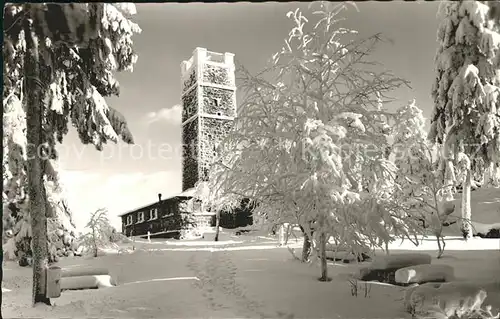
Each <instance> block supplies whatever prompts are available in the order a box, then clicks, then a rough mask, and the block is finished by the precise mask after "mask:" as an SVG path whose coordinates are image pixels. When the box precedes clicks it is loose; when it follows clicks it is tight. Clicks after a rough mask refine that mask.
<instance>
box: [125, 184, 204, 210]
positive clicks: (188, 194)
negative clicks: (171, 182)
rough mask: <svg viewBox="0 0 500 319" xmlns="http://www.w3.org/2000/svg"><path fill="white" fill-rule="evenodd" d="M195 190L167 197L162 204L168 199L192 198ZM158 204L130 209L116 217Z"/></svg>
mask: <svg viewBox="0 0 500 319" xmlns="http://www.w3.org/2000/svg"><path fill="white" fill-rule="evenodd" d="M195 191H196V189H195V188H194V187H193V188H190V189H187V190H185V191H184V192H182V193H180V194H177V195H173V196H169V197H167V198H162V200H161V201H162V202H164V201H166V200H169V199H172V198H176V197H193V196H194V193H195ZM156 203H158V202H153V203H150V204H147V205H142V206H139V207H137V208H134V209H131V210H128V211H126V212H125V213H122V214H119V215H118V217H122V216H125V215H127V214H130V213H133V212H136V211H140V210H141V209H144V208H146V207H150V206H153V205H154V204H156Z"/></svg>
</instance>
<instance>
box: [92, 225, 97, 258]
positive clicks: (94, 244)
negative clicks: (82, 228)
mask: <svg viewBox="0 0 500 319" xmlns="http://www.w3.org/2000/svg"><path fill="white" fill-rule="evenodd" d="M92 241H93V246H94V257H97V238H96V234H95V228H94V227H92Z"/></svg>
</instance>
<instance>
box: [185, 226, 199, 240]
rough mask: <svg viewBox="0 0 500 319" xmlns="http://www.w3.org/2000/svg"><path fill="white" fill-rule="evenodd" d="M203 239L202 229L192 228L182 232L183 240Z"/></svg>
mask: <svg viewBox="0 0 500 319" xmlns="http://www.w3.org/2000/svg"><path fill="white" fill-rule="evenodd" d="M200 238H203V232H202V230H201V229H199V228H196V227H192V228H187V229H183V230H181V234H180V239H183V240H193V239H200Z"/></svg>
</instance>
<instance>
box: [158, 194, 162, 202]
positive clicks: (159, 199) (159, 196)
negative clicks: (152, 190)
mask: <svg viewBox="0 0 500 319" xmlns="http://www.w3.org/2000/svg"><path fill="white" fill-rule="evenodd" d="M158 201H159V202H161V193H158Z"/></svg>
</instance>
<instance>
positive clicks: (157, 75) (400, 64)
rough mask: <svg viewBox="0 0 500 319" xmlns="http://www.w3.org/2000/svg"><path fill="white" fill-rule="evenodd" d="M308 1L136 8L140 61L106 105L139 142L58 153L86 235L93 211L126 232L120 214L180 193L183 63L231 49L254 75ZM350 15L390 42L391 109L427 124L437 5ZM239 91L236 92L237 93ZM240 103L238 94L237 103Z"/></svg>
mask: <svg viewBox="0 0 500 319" xmlns="http://www.w3.org/2000/svg"><path fill="white" fill-rule="evenodd" d="M307 6H308V3H299V2H287V3H276V2H261V3H249V2H241V3H150V4H148V3H141V4H136V7H137V15H135V16H134V17H133V21H134V22H136V23H138V24H139V26H140V27H141V29H142V33H141V34H138V35H135V36H134V38H133V40H134V44H135V49H136V51H137V53H138V55H139V59H138V61H137V64H136V65H135V66H134V71H133V72H132V73H130V72H126V73H120V74H118V75H117V78H118V80H119V82H120V86H121V94H120V96H119V97H111V98H107V101H108V104H109V105H110V106H113V107H114V108H116V109H118V110H119V111H120V112H121V113H122V114H123V115H124V116H125V118H126V119H127V121H128V124H129V128H130V130H131V131H132V134H133V135H134V139H135V145H132V146H131V145H126V144H125V143H123V142H121V143H118V144H111V145H107V146H105V148H104V150H103V151H102V152H98V151H97V150H95V148H94V147H92V146H88V145H82V144H81V143H80V141H79V139H78V136H77V134H76V132H75V131H74V130H70V133H69V134H68V136H67V137H66V138H65V140H64V142H63V144H62V145H60V146H59V151H60V163H59V165H60V169H61V176H62V181H63V183H64V184H65V186H66V196H67V199H68V202H69V205H70V207H71V209H72V211H73V214H74V217H73V218H74V221H75V223H76V226H77V228H79V229H81V228H82V227H83V226H84V224H85V223H86V221H87V219H88V217H89V215H90V213H91V212H93V211H95V210H96V209H98V208H100V207H105V208H107V209H108V211H109V217H110V220H111V222H112V224H113V225H114V226H115V227H116V228H117V229H118V230H121V221H120V219H119V218H118V217H117V215H118V214H121V213H124V212H126V211H128V210H131V209H134V208H137V207H140V206H143V205H148V204H150V203H153V202H154V201H157V200H158V193H162V196H163V198H165V197H168V196H171V195H175V194H176V193H179V192H180V191H181V153H180V152H179V150H180V143H181V142H180V141H181V123H180V110H181V108H180V106H179V104H180V92H181V83H180V82H181V80H180V72H181V67H180V64H181V62H182V61H184V60H188V59H189V58H190V57H191V55H192V53H193V50H194V49H195V48H196V47H204V48H207V49H208V50H209V51H214V52H222V53H223V52H231V53H234V54H235V60H236V61H237V63H239V64H241V65H243V66H245V68H247V69H248V70H249V71H250V72H258V71H260V70H262V69H263V68H264V67H265V66H266V62H267V61H268V59H269V58H270V57H271V56H272V55H273V54H274V53H275V52H277V51H278V50H280V48H281V47H282V45H283V43H284V42H283V40H284V39H285V38H287V36H288V32H289V30H290V28H291V27H293V24H292V22H291V21H290V20H289V19H288V18H286V13H287V12H289V11H291V10H295V9H296V8H301V9H302V10H303V11H304V13H305V14H306V16H308V17H310V11H308V10H307ZM357 8H358V10H359V11H357V10H356V9H355V8H354V7H352V8H351V9H349V10H348V11H347V12H344V14H343V17H345V18H346V21H344V22H343V26H345V27H349V28H352V29H355V30H357V31H358V32H359V36H360V37H367V36H370V35H373V34H375V33H379V32H380V33H382V34H383V35H384V36H385V37H388V38H390V39H391V40H392V41H391V42H384V43H381V44H380V45H379V47H378V50H377V51H376V52H375V53H374V54H373V55H372V59H373V60H376V61H378V62H381V63H383V64H384V66H385V67H386V68H387V69H389V70H391V71H393V72H394V73H395V74H396V75H397V76H399V77H402V78H404V79H406V80H408V81H410V82H411V88H404V89H400V90H398V91H396V92H394V93H393V96H394V97H396V98H397V99H398V102H397V103H393V104H394V105H395V107H399V106H403V105H404V104H406V103H407V102H408V101H409V100H411V99H416V102H417V105H418V106H419V107H420V108H421V109H423V110H424V115H425V116H426V117H427V118H429V116H430V115H431V112H432V107H433V102H432V98H431V96H430V91H431V85H432V82H433V80H434V76H435V75H434V54H435V51H436V48H437V44H436V32H437V26H438V21H437V18H436V14H437V8H438V3H436V2H371V1H370V2H359V3H357ZM237 94H238V92H237ZM241 98H242V96H239V95H238V100H240V99H241Z"/></svg>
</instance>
